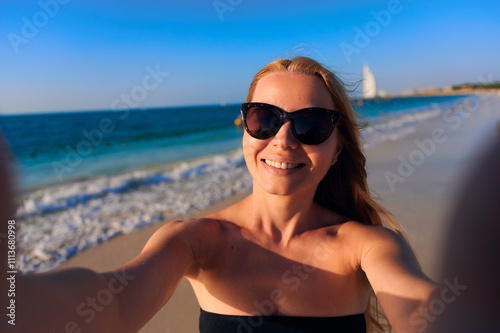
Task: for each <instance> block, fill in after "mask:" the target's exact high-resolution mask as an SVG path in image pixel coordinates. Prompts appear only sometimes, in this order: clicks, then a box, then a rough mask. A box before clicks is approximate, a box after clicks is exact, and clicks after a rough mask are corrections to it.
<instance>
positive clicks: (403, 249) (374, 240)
mask: <svg viewBox="0 0 500 333" xmlns="http://www.w3.org/2000/svg"><path fill="white" fill-rule="evenodd" d="M360 228H361V230H360V233H359V234H358V235H359V237H360V238H359V239H361V240H363V241H362V242H361V243H360V244H362V250H361V251H360V253H361V258H360V261H361V268H362V269H363V271H364V272H365V273H366V276H367V278H368V280H369V282H370V284H371V286H372V288H373V290H374V292H375V295H376V296H377V299H378V301H379V303H380V305H381V306H382V309H383V310H384V313H385V315H386V316H387V319H388V320H389V323H390V324H391V326H392V328H393V330H394V331H395V332H408V333H409V332H416V331H417V330H418V328H419V327H421V325H419V322H420V320H422V319H423V318H424V319H425V317H424V315H425V313H424V312H425V307H426V305H427V303H428V302H429V300H430V298H431V297H432V295H433V293H435V291H436V288H437V284H436V283H434V282H433V281H432V280H431V279H429V278H428V277H427V276H426V275H425V274H424V273H423V272H422V270H421V269H420V267H419V264H418V261H417V259H416V257H415V255H414V254H413V251H412V250H411V248H410V247H409V245H408V244H407V243H406V242H405V241H404V240H403V239H402V238H401V237H400V236H399V235H397V234H396V233H395V232H393V231H391V230H389V229H386V228H383V227H367V226H361V227H360Z"/></svg>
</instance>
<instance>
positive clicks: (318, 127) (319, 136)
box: [293, 109, 333, 145]
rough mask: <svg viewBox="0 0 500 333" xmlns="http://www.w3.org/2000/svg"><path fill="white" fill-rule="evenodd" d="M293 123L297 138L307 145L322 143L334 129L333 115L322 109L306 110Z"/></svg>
mask: <svg viewBox="0 0 500 333" xmlns="http://www.w3.org/2000/svg"><path fill="white" fill-rule="evenodd" d="M293 123H294V130H295V135H296V137H297V139H299V141H300V142H302V143H305V144H306V145H317V144H320V143H322V142H323V141H325V140H326V139H328V137H329V136H330V134H331V133H332V131H333V124H332V117H331V116H330V115H329V114H328V113H327V112H324V111H322V110H311V109H309V110H307V111H304V112H302V113H301V114H300V115H298V116H297V118H295V119H294V122H293Z"/></svg>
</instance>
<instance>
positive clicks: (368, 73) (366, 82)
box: [363, 64, 377, 98]
mask: <svg viewBox="0 0 500 333" xmlns="http://www.w3.org/2000/svg"><path fill="white" fill-rule="evenodd" d="M375 97H377V82H376V81H375V76H374V75H373V72H372V70H371V69H370V67H368V65H367V64H364V66H363V98H375Z"/></svg>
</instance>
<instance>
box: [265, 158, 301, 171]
mask: <svg viewBox="0 0 500 333" xmlns="http://www.w3.org/2000/svg"><path fill="white" fill-rule="evenodd" d="M264 162H265V163H266V164H267V165H269V166H272V167H273V168H276V169H284V170H286V169H295V168H298V167H299V166H301V165H302V163H280V162H275V161H271V160H264Z"/></svg>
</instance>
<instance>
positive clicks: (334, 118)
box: [240, 103, 340, 146]
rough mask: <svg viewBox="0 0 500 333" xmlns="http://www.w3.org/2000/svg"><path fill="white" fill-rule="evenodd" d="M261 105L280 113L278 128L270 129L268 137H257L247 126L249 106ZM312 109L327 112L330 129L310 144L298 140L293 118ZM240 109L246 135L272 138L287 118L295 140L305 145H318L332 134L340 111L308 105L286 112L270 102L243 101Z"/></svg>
mask: <svg viewBox="0 0 500 333" xmlns="http://www.w3.org/2000/svg"><path fill="white" fill-rule="evenodd" d="M262 106H265V107H269V108H271V109H272V110H276V111H278V113H279V115H280V118H279V119H280V124H279V126H278V128H277V130H276V133H274V132H273V131H271V133H273V135H271V136H269V138H259V137H257V136H255V135H253V134H252V133H251V132H250V130H249V129H248V126H247V119H246V115H247V112H248V110H249V109H250V108H252V107H262ZM312 110H317V111H321V112H325V113H327V114H328V115H329V116H330V120H331V129H330V132H329V133H328V135H327V136H326V138H324V139H323V140H322V141H320V142H318V143H313V144H310V143H305V142H302V140H300V139H299V138H298V136H297V133H296V130H295V123H294V120H295V118H297V117H299V116H300V115H301V114H303V113H304V112H307V111H312ZM240 111H241V116H242V119H243V123H244V125H245V131H246V132H247V133H248V135H250V136H251V137H253V138H256V139H259V140H267V139H270V138H272V137H273V136H275V135H276V134H278V132H279V130H280V129H281V127H282V126H283V124H284V123H285V120H286V119H289V120H290V123H291V125H292V126H291V128H292V133H293V135H294V136H295V138H296V139H297V140H299V142H301V143H303V144H306V145H311V146H312V145H319V144H321V143H323V142H325V141H326V140H327V139H328V138H329V137H330V135H332V133H333V131H334V129H335V125H337V123H338V121H339V119H340V112H339V111H337V110H331V109H326V108H318V107H309V108H304V109H300V110H296V111H294V112H287V111H285V110H283V109H280V108H279V107H277V106H274V105H272V104H267V103H243V104H241V109H240Z"/></svg>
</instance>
